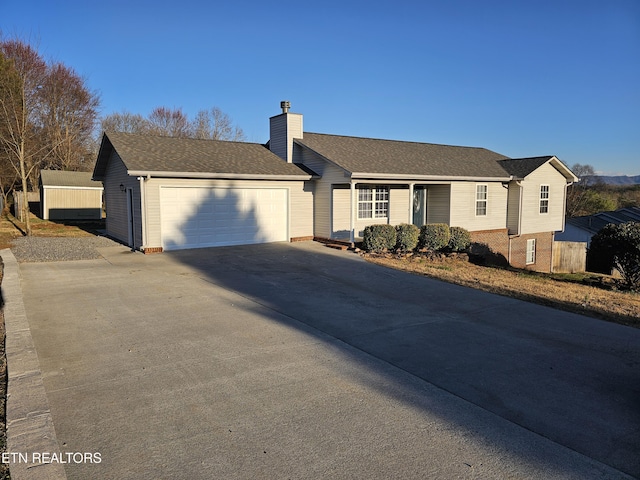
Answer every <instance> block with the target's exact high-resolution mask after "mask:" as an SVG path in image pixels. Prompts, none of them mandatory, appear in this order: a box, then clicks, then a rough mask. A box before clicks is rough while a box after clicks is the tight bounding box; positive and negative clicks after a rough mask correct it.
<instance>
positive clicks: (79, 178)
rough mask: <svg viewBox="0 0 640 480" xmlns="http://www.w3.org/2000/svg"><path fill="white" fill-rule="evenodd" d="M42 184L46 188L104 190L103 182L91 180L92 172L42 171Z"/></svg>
mask: <svg viewBox="0 0 640 480" xmlns="http://www.w3.org/2000/svg"><path fill="white" fill-rule="evenodd" d="M40 183H41V184H42V185H43V186H45V187H82V188H102V182H96V181H94V180H91V172H65V171H62V170H40Z"/></svg>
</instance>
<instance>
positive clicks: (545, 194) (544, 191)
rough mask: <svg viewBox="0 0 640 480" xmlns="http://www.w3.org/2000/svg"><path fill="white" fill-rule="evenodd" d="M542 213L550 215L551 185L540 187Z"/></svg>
mask: <svg viewBox="0 0 640 480" xmlns="http://www.w3.org/2000/svg"><path fill="white" fill-rule="evenodd" d="M540 213H549V185H540Z"/></svg>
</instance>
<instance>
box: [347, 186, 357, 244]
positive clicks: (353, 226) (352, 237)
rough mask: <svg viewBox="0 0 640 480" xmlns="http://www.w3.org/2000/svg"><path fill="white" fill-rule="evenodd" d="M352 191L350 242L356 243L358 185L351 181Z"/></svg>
mask: <svg viewBox="0 0 640 480" xmlns="http://www.w3.org/2000/svg"><path fill="white" fill-rule="evenodd" d="M349 187H350V190H351V215H350V217H349V241H350V242H351V243H354V242H355V241H356V232H355V230H356V207H357V202H356V184H355V182H354V181H353V180H351V182H350V184H349Z"/></svg>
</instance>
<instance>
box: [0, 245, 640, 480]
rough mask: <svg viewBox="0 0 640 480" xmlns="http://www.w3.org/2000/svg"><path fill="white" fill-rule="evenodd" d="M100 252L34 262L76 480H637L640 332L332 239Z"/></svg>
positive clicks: (35, 297)
mask: <svg viewBox="0 0 640 480" xmlns="http://www.w3.org/2000/svg"><path fill="white" fill-rule="evenodd" d="M101 252H102V254H103V256H104V260H90V261H89V260H88V261H76V262H55V263H41V264H22V265H20V274H21V277H22V278H21V280H22V290H23V292H24V293H25V297H24V306H25V310H26V315H27V318H28V321H29V325H30V332H31V335H32V337H33V343H34V345H35V348H36V350H37V354H38V358H39V362H40V369H41V371H42V378H43V385H44V388H45V391H46V400H47V401H48V404H49V405H50V408H51V415H52V418H53V424H54V425H55V432H56V434H57V438H58V444H59V448H60V451H61V452H63V453H70V454H73V453H75V452H85V453H89V454H92V455H93V456H92V457H91V460H93V461H84V462H77V463H76V462H70V463H67V464H65V465H64V467H65V470H66V474H67V475H68V477H69V478H119V479H121V478H132V479H133V478H190V479H191V478H195V479H198V478H203V479H204V478H310V479H311V478H536V479H537V478H576V479H583V478H630V477H628V476H626V475H625V474H624V473H623V472H626V473H630V474H633V475H638V474H639V473H640V467H639V466H638V457H637V451H638V449H637V447H638V438H637V431H638V425H640V418H639V415H638V410H637V400H638V395H637V393H638V388H637V385H638V382H637V379H638V378H639V375H638V372H639V370H638V369H639V368H640V367H639V365H640V362H638V360H639V358H638V352H639V351H640V332H639V331H638V330H635V329H630V328H627V327H621V326H619V325H613V324H608V323H605V322H599V321H596V320H593V319H589V318H586V317H581V316H578V315H571V314H567V313H564V312H558V311H555V310H551V309H547V308H544V307H539V306H535V305H531V304H526V303H524V302H518V301H515V300H512V299H509V298H506V297H498V296H495V295H489V294H486V293H482V292H477V291H473V290H469V289H464V288H461V287H456V286H452V285H447V284H443V283H441V282H436V281H433V280H430V279H427V278H422V277H417V276H412V275H407V274H404V273H402V272H396V271H391V270H386V269H383V268H381V267H377V266H374V265H371V264H367V263H366V262H364V261H362V260H361V259H360V258H358V257H357V256H355V255H353V254H352V253H347V252H336V251H332V250H329V249H326V248H324V247H322V246H320V245H318V244H315V243H304V244H294V245H292V244H270V245H259V246H251V247H235V248H228V249H227V248H219V249H203V250H198V251H183V252H175V253H165V254H162V255H155V256H144V255H141V254H139V253H132V252H130V251H129V250H127V249H126V248H124V247H123V248H120V247H114V248H108V249H103V250H101ZM3 287H4V285H3ZM8 296H9V295H8V291H5V298H6V300H7V303H8V304H9V301H10V299H9V298H8ZM11 341H12V340H11ZM8 342H9V337H8ZM15 361H17V360H15ZM12 368H15V367H12V362H11V361H10V363H9V369H10V370H11V369H12ZM10 388H11V385H10ZM612 407H616V408H612ZM611 410H615V411H611ZM38 411H40V410H38ZM12 431H13V435H16V434H17V431H16V430H15V429H14V430H12ZM634 432H635V433H634ZM596 440H597V442H596ZM20 448H25V449H26V450H25V451H27V452H30V451H34V450H36V449H45V448H47V449H49V448H50V449H51V451H57V450H56V446H55V445H52V446H50V447H44V446H43V447H41V446H39V445H31V444H28V443H26V444H24V446H21V447H20ZM95 454H98V456H97V457H96V455H95ZM96 458H99V459H100V462H99V463H98V462H96V461H95V459H96ZM12 467H13V466H12ZM12 471H13V469H12Z"/></svg>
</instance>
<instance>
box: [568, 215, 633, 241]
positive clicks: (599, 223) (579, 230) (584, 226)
mask: <svg viewBox="0 0 640 480" xmlns="http://www.w3.org/2000/svg"><path fill="white" fill-rule="evenodd" d="M626 222H640V207H628V208H621V209H618V210H615V211H613V212H600V213H596V214H594V215H585V216H582V217H572V218H567V224H566V226H565V230H564V231H563V232H559V233H558V234H556V240H560V241H563V242H587V245H590V244H591V237H593V236H594V235H595V234H596V233H598V232H599V231H600V230H601V229H602V228H603V227H604V226H606V225H608V224H610V223H613V224H614V225H620V224H621V223H626Z"/></svg>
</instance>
